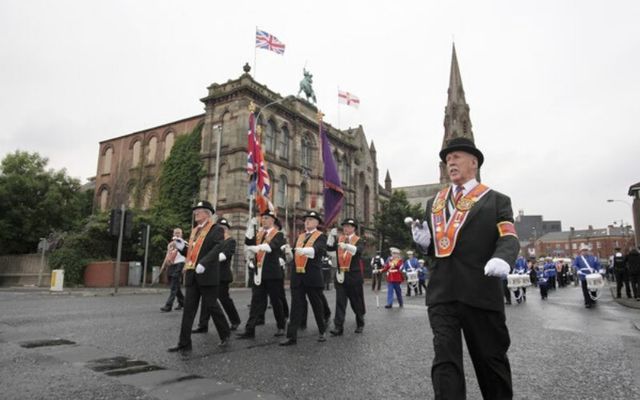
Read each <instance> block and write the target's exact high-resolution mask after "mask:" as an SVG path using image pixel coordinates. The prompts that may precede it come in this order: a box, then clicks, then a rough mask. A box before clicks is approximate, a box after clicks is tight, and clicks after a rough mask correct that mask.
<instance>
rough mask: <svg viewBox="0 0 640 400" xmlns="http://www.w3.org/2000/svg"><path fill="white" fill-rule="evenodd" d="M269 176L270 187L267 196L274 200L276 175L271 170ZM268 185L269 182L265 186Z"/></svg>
mask: <svg viewBox="0 0 640 400" xmlns="http://www.w3.org/2000/svg"><path fill="white" fill-rule="evenodd" d="M267 174H269V185H270V188H269V192H268V193H267V194H268V195H269V198H273V196H272V194H273V184H274V182H273V178H274V177H275V174H274V173H273V171H272V170H270V169H269V170H267ZM266 184H267V182H266V181H265V186H266Z"/></svg>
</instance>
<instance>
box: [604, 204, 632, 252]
mask: <svg viewBox="0 0 640 400" xmlns="http://www.w3.org/2000/svg"><path fill="white" fill-rule="evenodd" d="M613 202H618V203H624V204H626V205H628V206H629V207H630V208H631V220H632V221H633V205H632V204H631V203H629V202H628V201H625V200H618V199H607V203H613ZM620 223H621V225H622V221H620ZM621 228H623V229H624V226H621ZM634 241H635V244H636V247H638V236H637V235H634Z"/></svg>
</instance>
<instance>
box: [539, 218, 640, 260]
mask: <svg viewBox="0 0 640 400" xmlns="http://www.w3.org/2000/svg"><path fill="white" fill-rule="evenodd" d="M582 244H586V245H587V246H589V247H590V248H591V252H592V253H593V254H594V255H595V256H597V257H598V258H602V259H606V258H608V257H609V256H610V255H612V254H613V253H614V249H615V248H616V247H620V248H621V249H622V250H623V251H624V252H627V251H629V249H630V248H632V247H633V246H634V233H633V230H632V229H631V227H630V226H625V227H622V228H621V227H615V226H613V225H610V226H608V227H606V228H603V229H594V228H593V227H591V226H590V227H589V229H585V230H576V229H571V230H570V231H563V232H550V233H547V234H546V235H544V236H542V237H540V238H539V239H537V240H536V241H535V244H534V246H535V256H536V257H541V256H551V257H569V258H574V257H575V256H576V255H577V254H578V253H579V251H580V250H579V249H580V245H582Z"/></svg>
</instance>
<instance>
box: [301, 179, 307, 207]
mask: <svg viewBox="0 0 640 400" xmlns="http://www.w3.org/2000/svg"><path fill="white" fill-rule="evenodd" d="M300 207H302V208H307V184H306V182H302V183H301V184H300Z"/></svg>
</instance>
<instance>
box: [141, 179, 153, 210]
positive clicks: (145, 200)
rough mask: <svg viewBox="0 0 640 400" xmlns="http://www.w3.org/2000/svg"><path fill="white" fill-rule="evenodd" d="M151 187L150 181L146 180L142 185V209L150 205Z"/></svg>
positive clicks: (146, 208)
mask: <svg viewBox="0 0 640 400" xmlns="http://www.w3.org/2000/svg"><path fill="white" fill-rule="evenodd" d="M151 189H152V185H151V182H147V184H146V185H145V186H144V192H143V194H142V209H143V210H148V209H149V206H150V205H151Z"/></svg>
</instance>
